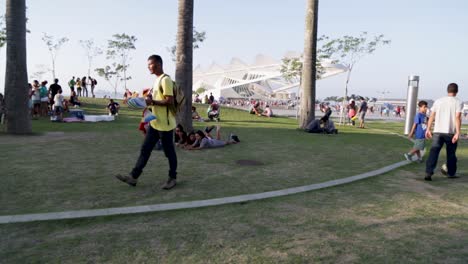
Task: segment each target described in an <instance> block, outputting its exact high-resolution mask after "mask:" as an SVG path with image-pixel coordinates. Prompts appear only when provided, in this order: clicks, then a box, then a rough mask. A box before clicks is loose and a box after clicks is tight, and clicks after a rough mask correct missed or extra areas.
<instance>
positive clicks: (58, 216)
mask: <svg viewBox="0 0 468 264" xmlns="http://www.w3.org/2000/svg"><path fill="white" fill-rule="evenodd" d="M381 131H382V130H381ZM385 132H388V131H385ZM388 133H391V134H396V133H392V132H388ZM396 135H398V134H396ZM399 136H400V135H399ZM410 163H411V162H410V161H406V160H404V161H400V162H397V163H394V164H391V165H389V166H385V167H383V168H380V169H377V170H373V171H369V172H366V173H362V174H358V175H355V176H351V177H347V178H342V179H337V180H331V181H326V182H322V183H316V184H311V185H305V186H300V187H293V188H288V189H283V190H277V191H270V192H263V193H256V194H246V195H238V196H231V197H223V198H216V199H208V200H197V201H189V202H177V203H165V204H153V205H142V206H132V207H116V208H105V209H92V210H76V211H65V212H54V213H38V214H22V215H5V216H0V224H8V223H22V222H33V221H46V220H62V219H77V218H87V217H97V216H112V215H123V214H138V213H149V212H160V211H169V210H179V209H189V208H199V207H207V206H215V205H223V204H233V203H240V202H248V201H255V200H261V199H267V198H274V197H281V196H286V195H291V194H297V193H303V192H308V191H313V190H319V189H324V188H329V187H333V186H338V185H342V184H346V183H351V182H355V181H359V180H362V179H366V178H370V177H374V176H377V175H380V174H383V173H387V172H390V171H392V170H395V169H398V168H400V167H402V166H405V165H408V164H410Z"/></svg>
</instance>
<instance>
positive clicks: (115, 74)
mask: <svg viewBox="0 0 468 264" xmlns="http://www.w3.org/2000/svg"><path fill="white" fill-rule="evenodd" d="M122 67H123V65H121V64H118V63H115V62H113V63H111V65H107V66H105V67H104V68H97V69H95V72H96V73H97V74H98V75H99V76H100V77H102V78H104V79H105V80H106V81H107V82H108V83H109V84H110V86H111V87H112V88H113V89H114V96H116V95H117V88H118V87H119V84H120V82H121V81H122V76H121V73H122Z"/></svg>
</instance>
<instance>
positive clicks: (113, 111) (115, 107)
mask: <svg viewBox="0 0 468 264" xmlns="http://www.w3.org/2000/svg"><path fill="white" fill-rule="evenodd" d="M119 109H120V105H119V103H117V102H114V99H110V100H109V104H108V105H107V110H109V115H113V116H118V115H119Z"/></svg>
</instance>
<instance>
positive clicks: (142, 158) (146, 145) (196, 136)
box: [115, 55, 462, 190]
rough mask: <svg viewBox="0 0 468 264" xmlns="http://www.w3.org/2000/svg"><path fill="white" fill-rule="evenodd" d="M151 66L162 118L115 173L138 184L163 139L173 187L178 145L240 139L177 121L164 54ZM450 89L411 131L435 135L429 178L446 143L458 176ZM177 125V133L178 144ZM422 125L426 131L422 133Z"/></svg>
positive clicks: (151, 101)
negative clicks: (128, 166)
mask: <svg viewBox="0 0 468 264" xmlns="http://www.w3.org/2000/svg"><path fill="white" fill-rule="evenodd" d="M148 69H149V71H150V73H151V74H154V75H156V80H155V82H154V84H153V89H152V91H153V92H152V94H149V95H148V96H147V97H146V98H145V101H146V105H147V106H149V107H151V111H152V113H153V114H154V115H155V116H157V117H158V118H156V119H154V120H152V121H150V125H149V127H148V130H147V131H146V135H145V139H144V141H143V144H142V146H141V150H140V154H139V157H138V159H137V161H136V163H135V166H134V167H133V169H132V170H131V171H130V172H129V173H128V174H117V175H115V177H116V178H117V179H118V180H120V181H122V182H124V183H127V184H128V185H130V186H136V185H137V182H138V178H139V177H140V175H141V174H142V172H143V169H144V168H145V166H146V164H147V162H148V160H149V158H150V156H151V153H152V151H153V149H154V148H155V147H156V146H157V144H158V142H160V144H161V147H162V150H163V151H164V154H165V156H166V158H167V159H168V163H169V172H168V178H167V181H166V182H165V183H164V185H163V186H162V188H163V189H165V190H169V189H172V188H173V187H174V186H176V183H177V155H176V151H175V146H178V147H181V148H184V149H189V150H197V149H204V148H213V147H222V146H226V145H228V144H233V143H238V142H239V139H238V137H237V136H235V135H232V134H231V135H230V137H229V138H228V140H226V141H223V140H221V133H220V126H217V127H216V137H213V136H212V135H211V131H212V130H213V129H214V128H215V127H214V126H211V127H206V128H205V130H204V131H201V130H197V131H194V132H190V133H186V132H185V131H184V128H183V127H182V126H180V125H176V119H175V112H172V111H170V110H169V109H170V106H173V105H174V88H173V81H172V79H171V78H170V77H169V76H168V75H166V74H164V71H163V61H162V58H161V57H160V56H159V55H152V56H150V57H149V58H148ZM447 92H448V96H447V97H444V98H441V99H438V100H436V102H435V103H434V106H433V107H432V111H431V116H430V118H429V121H428V122H427V127H429V129H427V127H426V128H425V127H424V126H423V122H422V121H421V120H423V118H420V116H419V115H418V116H417V118H416V119H417V120H415V121H417V122H415V126H414V127H413V130H412V132H411V134H410V137H411V136H413V134H417V137H422V134H424V137H425V138H433V143H432V147H431V151H430V154H429V158H428V160H427V162H426V177H425V180H431V177H432V175H433V173H434V169H435V167H436V164H437V159H438V155H439V152H440V149H441V148H442V146H443V145H444V144H445V145H446V148H447V168H448V169H447V171H446V174H447V175H448V177H451V178H454V177H456V175H455V173H456V169H457V158H456V155H455V152H456V148H457V142H458V139H459V137H460V129H461V111H462V107H461V106H462V103H461V101H460V100H459V99H457V98H456V97H455V96H456V95H457V93H458V86H457V85H456V84H454V83H451V84H449V86H448V89H447ZM361 100H364V99H361ZM256 106H257V107H255V105H254V107H253V108H252V111H253V114H256V115H259V114H260V115H261V114H262V113H260V112H259V111H258V106H259V105H256ZM419 107H420V113H422V112H423V110H424V109H425V108H427V103H425V102H423V101H421V102H420V103H419ZM366 111H367V109H366V104H365V101H364V102H361V107H360V111H359V113H360V117H361V124H360V127H362V128H363V127H364V117H365V112H366ZM329 113H331V110H329V109H326V116H327V117H329ZM192 118H194V119H199V118H200V115H199V114H198V113H197V112H196V108H192ZM433 123H434V124H435V126H434V134H432V132H431V130H430V127H431V125H432V124H433ZM174 129H175V137H176V138H175V142H176V143H175V144H174ZM421 129H422V130H423V131H424V133H422V131H421ZM424 129H425V130H424ZM422 145H423V144H421V142H418V143H417V145H416V144H415V147H414V149H415V151H413V150H412V151H411V152H410V153H408V154H407V156H408V157H409V156H410V155H413V154H416V155H418V153H419V151H420V149H421V146H422ZM405 157H406V155H405Z"/></svg>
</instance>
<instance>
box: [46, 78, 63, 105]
mask: <svg viewBox="0 0 468 264" xmlns="http://www.w3.org/2000/svg"><path fill="white" fill-rule="evenodd" d="M58 82H59V79H55V80H54V83H53V84H52V85H50V86H49V94H50V105H54V103H55V102H54V97H55V95H56V94H57V93H58V91H59V90H62V87H61V86H60V85H59V84H58Z"/></svg>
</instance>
